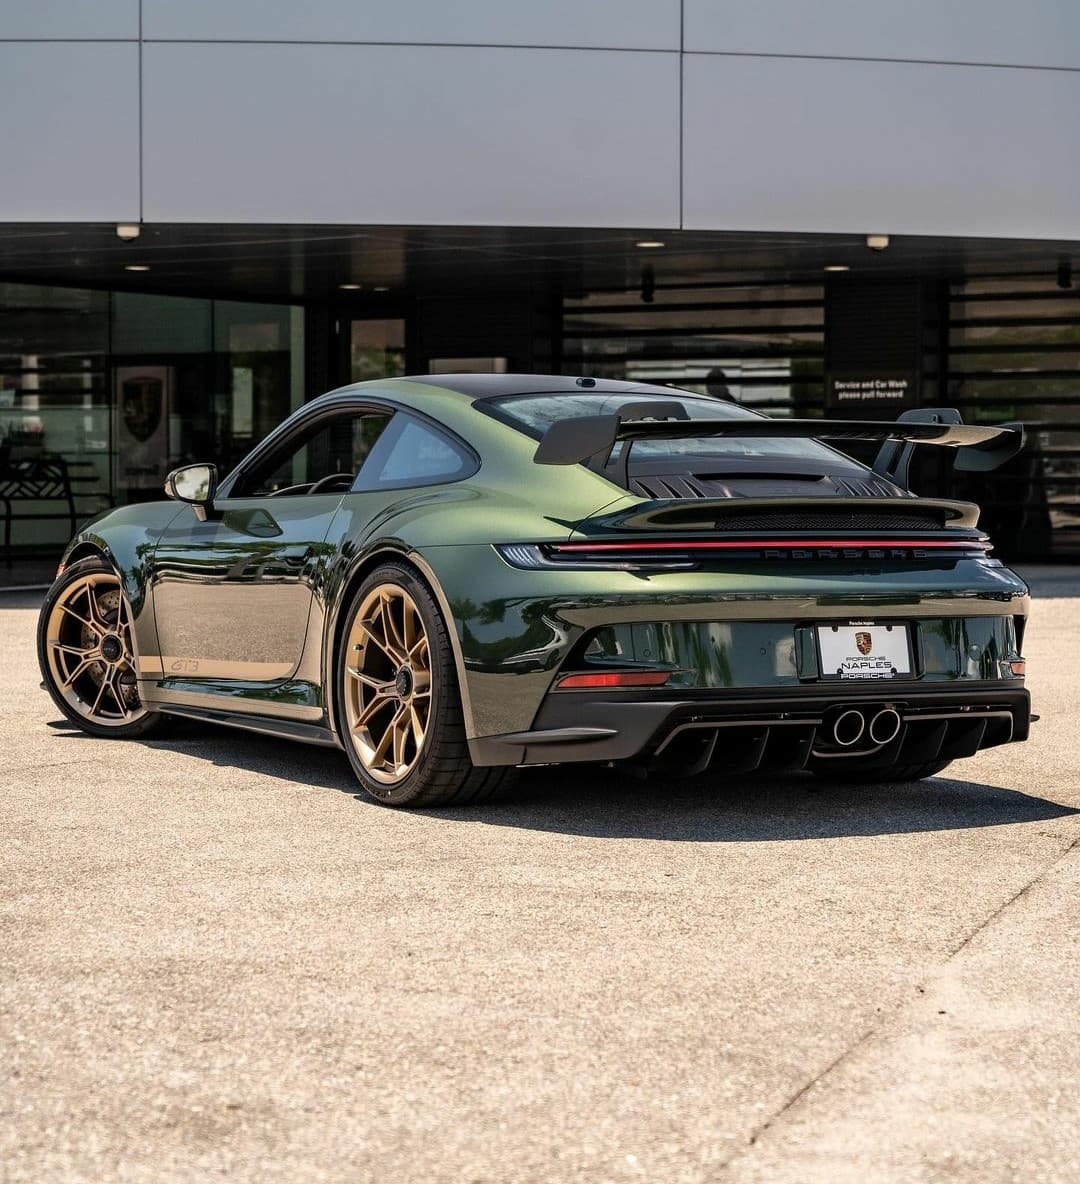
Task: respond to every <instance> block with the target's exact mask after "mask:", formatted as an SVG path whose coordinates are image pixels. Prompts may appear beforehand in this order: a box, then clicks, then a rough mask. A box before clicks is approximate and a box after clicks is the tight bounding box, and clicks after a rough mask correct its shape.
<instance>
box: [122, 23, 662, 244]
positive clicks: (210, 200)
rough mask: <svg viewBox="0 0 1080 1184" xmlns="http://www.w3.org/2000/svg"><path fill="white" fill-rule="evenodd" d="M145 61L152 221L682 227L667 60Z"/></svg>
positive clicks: (326, 50) (302, 52) (324, 56)
mask: <svg viewBox="0 0 1080 1184" xmlns="http://www.w3.org/2000/svg"><path fill="white" fill-rule="evenodd" d="M143 52H144V60H143V80H144V133H145V134H144V168H145V171H144V195H145V207H144V209H145V216H146V218H147V220H148V221H195V222H200V221H207V222H213V221H218V222H300V223H305V222H353V223H363V222H387V223H400V222H403V223H429V224H434V223H443V224H454V223H460V224H483V225H494V226H505V225H542V226H674V225H676V224H677V219H678V139H679V137H678V55H677V54H640V53H619V52H607V51H590V50H541V49H476V48H421V47H416V46H381V47H371V46H342V45H326V46H323V45H180V44H149V45H147V46H146V47H145V49H144V51H143Z"/></svg>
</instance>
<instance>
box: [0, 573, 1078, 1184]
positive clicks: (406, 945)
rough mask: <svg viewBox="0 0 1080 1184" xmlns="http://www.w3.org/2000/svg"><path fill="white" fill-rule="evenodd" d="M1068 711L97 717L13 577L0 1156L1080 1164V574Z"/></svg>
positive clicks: (507, 1174)
mask: <svg viewBox="0 0 1080 1184" xmlns="http://www.w3.org/2000/svg"><path fill="white" fill-rule="evenodd" d="M1036 574H1037V576H1039V579H1040V581H1041V583H1037V586H1043V587H1045V588H1046V589H1047V591H1048V592H1050V593H1052V594H1053V595H1052V596H1050V597H1048V598H1045V599H1041V600H1040V601H1039V602H1038V603H1037V604H1036V612H1035V616H1034V621H1033V624H1032V627H1031V631H1030V635H1029V642H1028V644H1027V646H1026V647H1025V648H1026V650H1027V655H1028V659H1029V672H1030V679H1029V682H1030V686H1031V689H1032V692H1033V694H1034V696H1035V698H1036V709H1037V710H1038V711H1040V712H1041V714H1042V717H1043V718H1042V722H1041V723H1039V724H1037V725H1036V728H1035V739H1034V740H1033V741H1032V742H1030V743H1029V744H1026V745H1016V746H1012V747H1008V748H1005V749H997V750H994V751H991V752H988V753H985V754H983V755H981V756H979V757H976V758H974V759H972V760H968V761H963V762H958V763H957V764H955V765H954V766H952V767H951V768H950V769H949V770H948V771H947V773H946V775H944V776H942V777H940V778H937V779H935V780H933V781H932V782H928V783H925V784H921V785H908V786H894V787H884V788H875V787H858V786H844V787H835V788H831V787H830V788H819V787H818V785H817V783H815V782H813V781H812V780H810V779H809V778H804V777H799V778H793V779H791V780H790V781H788V782H777V781H766V782H747V783H746V784H742V785H737V786H729V787H725V786H717V787H715V788H712V789H708V788H703V787H700V786H693V787H691V786H687V785H679V784H673V785H661V786H642V785H640V784H638V783H636V782H621V781H620V780H619V779H618V778H616V777H613V776H611V775H597V774H590V775H573V776H571V775H568V774H567V773H566V772H565V771H563V772H558V773H551V772H543V771H541V772H536V773H534V774H532V775H530V776H529V777H528V778H526V779H525V780H524V782H523V784H522V786H521V788H520V789H519V790H518V791H517V792H516V793H515V794H514V795H513V796H512V797H510V798H509V799H508V800H506V801H504V802H500V803H495V804H492V805H489V806H484V807H480V808H477V809H472V810H468V809H461V810H454V811H449V810H448V811H439V812H429V813H426V814H408V813H398V812H395V811H391V810H387V809H384V808H381V807H379V806H375V805H368V804H367V803H366V802H364V801H361V800H358V799H357V798H356V797H355V796H354V787H353V784H352V782H351V780H350V775H349V770H348V767H347V764H346V762H345V760H344V757H341V756H339V755H337V754H335V753H332V752H327V751H323V750H317V749H308V748H303V747H300V746H293V745H289V744H286V743H284V742H282V743H277V742H273V741H269V740H265V739H262V738H258V737H253V736H246V735H244V734H242V733H235V732H228V731H223V730H213V729H210V728H209V727H207V728H198V727H194V726H192V727H188V728H185V729H184V730H183V731H181V732H180V733H179V734H178V735H177V736H176V737H175V738H172V739H170V740H168V741H160V742H159V741H150V742H126V743H125V742H115V741H99V740H94V739H89V738H87V737H84V736H82V735H81V734H79V733H77V732H74V731H72V730H71V729H69V728H68V727H66V726H63V725H62V724H61V723H60V722H59V713H58V712H57V711H56V710H55V709H54V708H53V706H52V704H51V702H50V701H49V700H48V698H47V697H46V696H45V694H44V693H43V692H40V691H39V690H38V689H37V682H38V675H37V671H36V666H35V662H34V657H33V645H32V631H33V624H34V619H35V606H36V598H35V597H32V596H27V595H20V594H16V593H10V594H4V595H0V642H2V644H3V649H4V652H5V654H6V655H7V677H6V678H5V679H4V681H3V685H2V686H0V750H2V754H3V772H2V773H0V779H2V780H3V783H4V785H3V794H2V797H0V803H2V806H0V809H2V811H3V834H4V839H5V841H4V844H3V853H2V859H3V876H2V879H0V891H2V893H3V904H2V911H0V966H2V973H0V1055H2V1061H0V1064H2V1070H0V1181H4V1182H5V1184H15V1182H20V1184H21V1182H23V1181H33V1182H35V1184H41V1182H43V1181H110V1182H113V1181H116V1182H127V1181H155V1182H161V1181H188V1180H191V1181H196V1180H210V1179H216V1178H228V1179H230V1180H235V1181H260V1182H263V1184H266V1182H277V1181H282V1182H284V1181H289V1182H296V1181H332V1182H338V1181H349V1182H356V1181H379V1182H380V1184H382V1182H385V1181H389V1180H394V1181H409V1182H411V1181H455V1182H456V1181H477V1182H481V1181H482V1182H485V1184H486V1182H503V1181H507V1182H511V1181H515V1182H516V1181H523V1182H524V1181H529V1182H533V1181H537V1182H538V1181H589V1182H590V1184H592V1182H601V1181H657V1182H660V1184H678V1182H683V1181H685V1182H693V1184H699V1182H702V1184H703V1182H706V1181H716V1182H721V1184H723V1182H727V1181H732V1182H742V1181H770V1182H773V1181H793V1182H794V1181H800V1182H802V1181H818V1180H821V1181H830V1182H831V1181H848V1180H852V1181H854V1180H858V1181H859V1182H860V1184H872V1182H876V1181H890V1182H892V1181H920V1182H921V1181H927V1182H930V1181H934V1182H936V1181H960V1182H963V1184H967V1182H969V1181H971V1182H974V1181H979V1182H980V1184H984V1182H991V1184H996V1182H999V1181H1000V1182H1005V1181H1024V1182H1027V1181H1077V1180H1080V1159H1078V1155H1080V1152H1078V1148H1080V1102H1078V1096H1080V1051H1078V1050H1080V1040H1078V1037H1080V1006H1078V1004H1080V987H1078V983H1080V945H1078V933H1080V904H1078V902H1080V893H1078V889H1080V846H1078V842H1080V816H1078V813H1077V811H1078V808H1080V761H1078V756H1080V739H1078V730H1077V727H1076V715H1077V711H1078V708H1080V697H1078V695H1077V691H1076V686H1077V675H1076V670H1075V665H1076V663H1077V660H1078V659H1077V655H1078V654H1080V599H1077V598H1076V596H1077V592H1078V589H1077V587H1076V583H1075V581H1073V580H1072V579H1071V578H1069V577H1064V576H1059V574H1055V573H1048V574H1046V573H1044V574H1045V579H1043V578H1042V576H1041V575H1040V573H1036Z"/></svg>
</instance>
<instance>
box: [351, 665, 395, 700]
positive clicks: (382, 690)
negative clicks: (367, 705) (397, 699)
mask: <svg viewBox="0 0 1080 1184" xmlns="http://www.w3.org/2000/svg"><path fill="white" fill-rule="evenodd" d="M346 669H347V670H348V672H349V674H350V675H351V676H352V677H353V678H355V679H356V681H357V682H358V683H360V684H361V685H362V686H365V687H367V688H368V690H370V691H373V692H374V693H375V694H376V695H380V696H383V697H386V696H388V695H393V693H394V680H393V679H392V678H373V677H372V676H371V675H370V674H367V673H365V672H364V671H363V670H361V669H360V668H359V667H358V666H348V667H346Z"/></svg>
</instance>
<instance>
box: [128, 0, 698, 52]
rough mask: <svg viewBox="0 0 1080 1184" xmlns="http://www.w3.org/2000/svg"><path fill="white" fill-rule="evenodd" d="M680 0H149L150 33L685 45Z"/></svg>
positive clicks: (146, 24) (212, 37)
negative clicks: (299, 0) (681, 36)
mask: <svg viewBox="0 0 1080 1184" xmlns="http://www.w3.org/2000/svg"><path fill="white" fill-rule="evenodd" d="M679 9H680V2H679V0H543V3H537V2H536V0H454V2H453V3H449V2H447V0H307V3H304V4H300V3H297V0H228V2H227V3H222V0H183V2H182V3H180V2H178V0H143V33H144V35H145V36H146V37H147V38H148V39H150V40H155V39H163V40H175V39H179V40H184V39H194V40H202V41H366V42H369V43H373V42H399V43H409V44H414V45H432V44H442V45H447V44H451V45H530V46H560V47H562V46H570V47H574V46H576V47H583V48H589V47H591V48H602V49H660V50H663V49H667V50H677V49H678V48H679Z"/></svg>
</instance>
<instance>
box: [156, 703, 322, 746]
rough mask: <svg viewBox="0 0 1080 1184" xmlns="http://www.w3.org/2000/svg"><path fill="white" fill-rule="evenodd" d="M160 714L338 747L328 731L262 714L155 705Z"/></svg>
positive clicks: (317, 726)
mask: <svg viewBox="0 0 1080 1184" xmlns="http://www.w3.org/2000/svg"><path fill="white" fill-rule="evenodd" d="M155 710H157V711H160V712H161V713H162V714H163V715H176V716H180V717H181V718H183V719H197V720H202V721H203V722H205V723H211V724H224V725H225V726H226V727H229V728H240V729H242V730H243V731H245V732H262V733H263V735H266V736H277V737H278V738H280V739H282V740H299V741H300V742H301V743H302V744H319V745H321V746H322V747H324V748H338V747H340V745H339V744H338V742H337V740H336V739H335V738H334V735H333V733H332V732H331V731H330V729H329V728H324V727H320V726H319V725H318V724H301V723H296V722H295V721H293V720H289V719H280V718H269V717H267V716H264V715H244V714H242V713H240V714H238V713H236V712H232V711H215V710H214V709H213V708H212V707H181V706H179V705H176V706H173V705H172V704H170V705H169V706H165V705H164V704H161V705H160V706H155Z"/></svg>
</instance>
